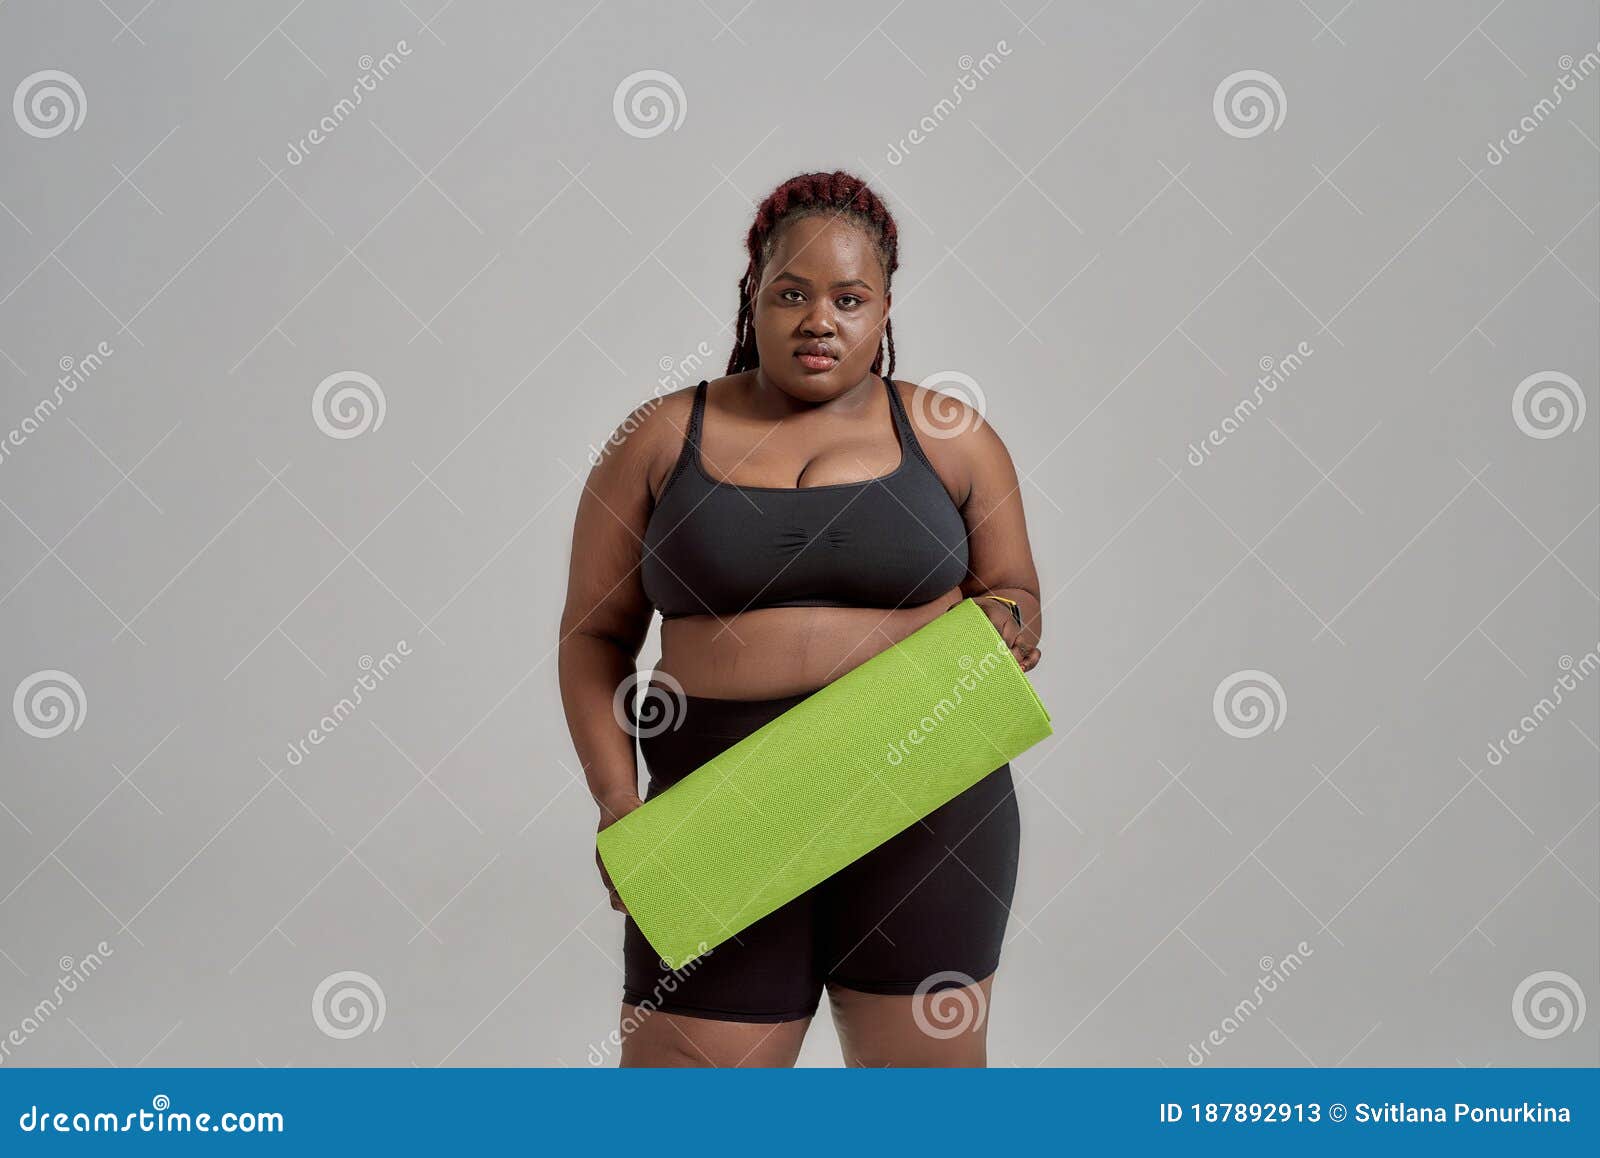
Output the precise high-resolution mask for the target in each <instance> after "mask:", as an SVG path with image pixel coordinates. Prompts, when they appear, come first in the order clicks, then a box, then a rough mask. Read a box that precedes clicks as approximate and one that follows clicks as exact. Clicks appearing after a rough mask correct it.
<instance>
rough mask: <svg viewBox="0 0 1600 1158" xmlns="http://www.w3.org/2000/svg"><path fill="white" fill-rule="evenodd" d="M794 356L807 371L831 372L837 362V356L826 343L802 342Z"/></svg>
mask: <svg viewBox="0 0 1600 1158" xmlns="http://www.w3.org/2000/svg"><path fill="white" fill-rule="evenodd" d="M794 356H795V357H796V358H798V359H799V360H800V364H801V365H802V366H804V367H805V368H806V369H807V370H831V369H833V367H834V366H835V365H837V364H838V361H839V355H838V354H837V353H835V352H834V349H833V347H832V346H830V345H828V343H826V342H802V343H801V344H800V345H799V347H797V348H796V349H795V352H794Z"/></svg>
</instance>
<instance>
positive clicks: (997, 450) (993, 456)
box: [892, 376, 1010, 503]
mask: <svg viewBox="0 0 1600 1158" xmlns="http://www.w3.org/2000/svg"><path fill="white" fill-rule="evenodd" d="M892 385H893V386H894V388H895V390H896V392H897V393H898V394H899V395H900V400H901V402H902V403H903V404H904V405H905V411H906V417H907V418H908V419H910V421H911V428H912V430H913V431H915V432H916V435H917V441H918V442H919V443H920V444H921V446H922V450H923V453H924V454H926V455H927V456H928V460H929V461H930V462H931V463H932V465H933V468H934V470H935V471H936V472H937V473H938V475H939V477H940V478H941V479H942V480H943V481H944V483H945V486H946V488H947V489H948V490H949V491H950V493H951V495H952V496H953V497H956V499H957V501H958V503H960V502H964V501H965V498H966V496H967V494H968V493H970V491H971V487H972V481H973V479H974V477H976V476H977V475H980V474H983V473H985V469H986V468H990V467H993V466H994V465H996V464H997V463H1000V462H1006V461H1009V459H1010V455H1009V453H1008V452H1007V450H1006V447H1005V443H1004V442H1002V441H1001V439H1000V435H999V433H998V432H997V431H996V430H995V429H994V427H993V426H991V425H989V421H988V419H987V418H986V417H985V415H984V395H983V392H982V390H981V389H980V388H979V387H978V385H977V383H975V382H973V381H971V380H970V379H967V378H965V377H963V376H951V378H950V380H949V382H948V383H942V382H936V383H935V384H934V385H933V386H924V385H921V384H919V383H915V382H902V381H899V380H895V381H894V382H893V383H892ZM940 386H943V387H944V388H942V389H941V388H939V387H940Z"/></svg>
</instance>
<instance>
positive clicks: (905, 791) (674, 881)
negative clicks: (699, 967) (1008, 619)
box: [596, 599, 1051, 969]
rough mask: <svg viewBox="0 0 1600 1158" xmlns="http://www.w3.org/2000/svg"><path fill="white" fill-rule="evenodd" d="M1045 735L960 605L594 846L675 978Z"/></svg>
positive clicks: (981, 616)
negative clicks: (731, 938)
mask: <svg viewBox="0 0 1600 1158" xmlns="http://www.w3.org/2000/svg"><path fill="white" fill-rule="evenodd" d="M1050 734H1051V729H1050V713H1049V712H1048V711H1047V710H1046V709H1045V706H1044V703H1043V702H1042V701H1041V700H1040V699H1039V697H1038V695H1037V693H1035V692H1034V690H1033V685H1032V684H1031V683H1029V682H1028V677H1027V676H1025V675H1024V674H1023V672H1022V668H1021V667H1020V666H1019V665H1018V663H1017V661H1016V658H1015V657H1014V656H1013V655H1012V654H1011V652H1010V649H1008V648H1007V647H1006V645H1005V641H1004V640H1003V639H1002V638H1001V636H1000V633H999V632H998V631H997V630H995V626H994V624H993V623H992V622H990V620H989V616H988V615H987V614H986V613H985V612H984V610H983V608H982V607H980V606H979V605H978V604H977V603H976V602H974V601H973V600H971V599H964V600H962V601H961V602H960V603H958V604H956V606H954V607H953V608H951V609H950V610H949V611H946V612H945V613H944V614H942V615H941V616H939V618H937V619H935V620H933V621H932V622H931V623H928V624H925V625H924V626H923V627H921V628H919V629H918V630H917V631H915V632H913V633H912V634H911V635H909V636H907V637H906V638H905V639H903V640H901V641H900V642H899V643H898V644H895V645H894V646H893V647H890V648H889V649H888V650H886V651H882V652H879V653H878V654H877V655H875V656H873V657H872V658H871V659H869V660H867V661H866V662H865V663H862V664H860V665H858V666H857V667H855V668H852V669H851V670H850V671H848V672H846V673H845V674H844V675H842V676H840V677H839V678H838V679H836V680H834V681H833V682H832V683H830V684H828V685H827V686H826V687H823V688H819V689H818V690H817V691H816V692H814V693H812V694H811V695H810V696H807V697H806V698H805V699H804V700H801V701H800V702H799V703H798V704H796V705H795V706H794V707H792V708H790V709H789V710H788V711H786V712H784V713H783V714H782V715H781V716H778V717H777V718H775V719H773V720H770V721H768V722H767V723H766V724H764V725H763V726H762V727H760V728H759V729H757V730H756V731H755V732H752V733H751V734H750V735H748V736H746V737H745V738H744V739H742V740H740V741H738V742H737V743H735V744H734V745H733V746H732V747H730V748H728V749H726V750H725V751H723V752H721V753H720V754H718V755H717V756H716V757H715V758H713V759H712V760H710V761H709V762H707V763H706V764H704V765H702V766H701V767H699V768H697V769H695V770H694V771H693V772H691V773H689V775H687V776H685V777H684V778H683V779H682V780H680V781H678V783H676V784H674V785H672V787H670V788H668V789H666V790H665V791H663V792H662V793H660V794H659V795H657V796H656V797H654V798H653V799H651V800H649V801H648V802H646V803H645V804H644V805H642V806H641V807H639V808H636V809H634V810H633V811H632V812H630V813H629V814H628V815H627V816H625V817H623V818H622V819H621V820H619V821H617V822H616V823H615V824H612V825H610V826H609V827H607V828H605V829H603V830H601V832H600V833H599V835H598V836H597V838H596V842H597V844H598V845H599V849H600V856H601V859H602V860H603V861H604V862H605V866H606V871H607V872H608V873H609V874H610V875H611V880H612V883H613V884H615V885H616V887H617V891H618V892H619V893H620V894H621V895H622V900H623V903H624V904H626V905H627V907H628V912H629V913H630V914H631V915H632V917H633V919H634V920H635V921H636V922H638V925H639V928H640V930H641V931H642V932H643V933H644V935H645V938H646V939H647V940H648V941H649V942H650V944H651V946H652V947H653V948H654V949H655V950H656V951H657V952H658V953H660V954H661V958H662V960H664V961H665V962H666V963H667V966H668V967H669V968H672V969H681V968H683V966H684V965H686V964H688V963H689V962H690V961H692V960H694V959H695V958H696V957H699V956H702V955H703V954H705V953H707V952H709V951H710V950H712V949H714V948H715V947H716V946H717V945H720V944H721V943H722V942H723V941H725V940H727V939H728V938H729V937H732V936H733V935H734V934H736V933H738V932H739V931H740V930H741V929H744V928H745V927H746V926H748V925H750V924H752V923H753V922H755V921H757V920H759V919H760V918H761V917H764V916H766V915H767V914H768V913H770V912H772V911H773V910H774V909H776V908H778V907H779V906H781V905H783V904H786V903H787V902H789V901H791V900H793V899H794V898H795V897H797V896H799V895H800V894H801V893H803V892H805V891H806V890H807V889H809V888H811V887H812V886H813V885H816V884H818V883H819V882H821V881H823V880H825V879H827V878H828V877H829V876H831V875H832V874H834V873H836V872H838V871H839V870H840V869H842V868H843V867H844V866H845V865H847V864H849V863H850V862H852V861H854V860H856V859H857V858H859V857H861V856H864V855H865V854H867V853H869V852H871V851H872V850H873V849H874V848H877V847H878V846H879V845H880V844H882V843H883V842H884V841H886V840H888V839H889V838H890V837H892V836H894V835H895V834H896V833H897V832H900V831H901V830H902V829H905V828H907V827H909V826H910V825H912V824H915V823H916V822H917V821H918V820H920V819H922V818H923V817H924V816H927V815H928V814H929V813H930V812H932V811H933V810H934V809H936V808H938V807H939V806H940V805H941V804H944V803H945V802H946V801H948V800H950V799H952V798H954V797H955V796H957V795H959V794H960V793H961V792H962V791H964V790H965V789H967V788H970V787H971V786H972V785H973V784H976V783H977V782H978V781H979V780H981V779H983V778H984V777H985V776H987V775H988V774H989V773H990V772H993V771H994V770H995V769H996V768H998V767H1000V765H1002V764H1004V763H1006V762H1007V761H1009V760H1012V759H1014V758H1015V757H1017V756H1018V755H1020V754H1021V753H1023V752H1025V751H1026V750H1027V749H1029V748H1031V747H1032V746H1033V745H1034V744H1037V743H1038V742H1039V741H1040V740H1042V739H1044V738H1045V737H1046V736H1048V735H1050Z"/></svg>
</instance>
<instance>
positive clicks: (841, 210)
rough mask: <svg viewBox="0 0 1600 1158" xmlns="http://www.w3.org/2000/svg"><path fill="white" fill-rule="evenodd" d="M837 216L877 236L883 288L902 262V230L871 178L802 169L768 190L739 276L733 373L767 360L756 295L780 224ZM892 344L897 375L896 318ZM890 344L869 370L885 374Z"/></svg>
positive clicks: (890, 330) (887, 329)
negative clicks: (760, 347)
mask: <svg viewBox="0 0 1600 1158" xmlns="http://www.w3.org/2000/svg"><path fill="white" fill-rule="evenodd" d="M821 215H831V216H834V217H843V218H846V219H847V220H849V221H851V222H852V223H854V224H856V225H858V226H860V227H861V228H862V229H864V230H865V231H866V232H867V235H868V236H869V237H871V238H872V241H873V244H874V246H876V248H877V250H878V257H879V259H880V260H881V261H882V263H883V271H884V272H883V288H884V292H885V293H888V291H889V279H890V278H891V277H892V276H893V275H894V271H895V270H896V269H897V268H898V267H899V265H900V230H899V227H898V226H897V225H896V224H895V220H894V218H893V217H892V216H890V214H889V210H888V207H887V206H885V205H884V203H883V201H882V200H881V199H880V198H879V197H878V195H877V194H876V193H874V192H873V191H872V190H871V189H869V188H868V187H867V184H866V182H865V181H862V180H861V179H860V178H859V177H855V176H852V175H851V174H849V173H846V172H843V171H841V170H835V171H834V172H832V173H802V174H800V175H799V176H798V177H791V178H789V180H787V181H785V182H784V183H783V184H782V185H779V186H778V187H777V188H776V189H774V190H773V191H772V192H771V193H769V194H768V195H767V199H766V200H765V201H763V202H762V203H761V204H760V205H759V206H758V207H757V208H756V217H755V221H754V222H752V223H751V226H750V232H749V234H748V236H746V238H745V249H746V251H747V252H748V253H749V255H750V263H749V265H747V266H746V267H745V271H744V276H743V277H741V278H740V279H739V318H738V321H737V322H736V323H735V326H734V343H733V353H732V354H731V355H730V356H729V358H728V370H727V372H728V373H729V374H737V373H739V372H740V371H741V370H753V369H755V367H756V366H757V365H759V364H760V362H761V356H760V354H759V353H758V351H757V350H756V334H755V294H756V288H757V286H758V285H759V284H760V278H761V270H762V268H763V267H764V266H765V265H766V263H767V259H768V258H770V257H771V256H772V250H773V246H774V241H775V238H776V237H777V233H778V228H779V226H781V225H784V224H786V223H788V222H790V221H795V220H798V219H799V218H801V217H815V216H821ZM884 339H885V342H886V343H887V346H888V351H887V353H888V369H887V373H886V374H884V376H885V377H887V378H889V379H891V380H892V379H893V378H894V321H893V320H892V319H891V320H890V321H889V322H887V323H886V324H885V326H884ZM884 354H885V351H884V348H883V346H879V348H878V352H877V353H876V354H875V355H874V356H873V359H872V366H871V368H870V370H869V373H873V374H879V373H884Z"/></svg>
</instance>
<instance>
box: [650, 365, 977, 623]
mask: <svg viewBox="0 0 1600 1158" xmlns="http://www.w3.org/2000/svg"><path fill="white" fill-rule="evenodd" d="M880 381H882V382H883V386H884V389H885V390H887V391H888V392H889V409H890V411H891V412H892V413H893V415H894V428H895V437H896V440H897V441H898V442H899V444H900V465H899V466H897V467H896V468H895V469H894V470H893V471H892V472H891V473H889V474H886V475H881V476H879V477H878V478H871V479H864V480H862V481H861V482H849V483H829V484H827V485H824V486H814V487H758V486H740V485H738V484H736V483H730V482H722V481H720V480H717V479H714V478H712V477H711V476H710V475H709V474H707V473H706V470H705V467H704V465H703V464H702V461H701V458H700V429H701V425H702V420H703V416H704V414H705V405H706V383H705V381H704V380H702V381H701V382H700V384H699V385H698V386H696V387H695V390H694V406H693V408H692V410H691V411H690V415H689V430H688V433H687V435H686V436H685V438H684V442H683V451H682V453H680V454H679V456H678V463H677V466H676V467H674V468H673V471H672V474H671V475H670V476H669V477H668V479H667V481H666V484H665V485H664V486H663V487H662V490H661V496H660V498H659V499H657V501H656V506H655V510H654V511H652V512H651V515H650V521H649V523H648V525H647V526H646V527H645V534H644V559H643V562H642V564H641V567H642V571H643V574H642V580H643V583H644V590H645V594H646V596H648V597H649V599H650V602H651V603H652V604H654V605H655V607H656V609H657V610H659V611H660V612H661V615H662V618H663V619H674V618H677V617H679V616H684V615H733V614H736V613H738V612H740V611H749V610H753V609H755V608H758V607H883V608H893V607H904V606H912V605H915V604H918V603H927V602H928V601H929V600H932V599H935V598H937V597H938V596H939V595H940V594H941V593H942V592H944V591H947V590H949V589H950V588H951V587H954V586H955V585H956V584H958V583H960V582H961V581H962V580H963V579H965V578H966V575H967V528H966V522H965V520H963V519H962V517H961V512H960V511H959V510H958V509H957V508H956V505H955V503H954V502H953V501H952V500H951V498H950V493H949V492H948V491H947V490H945V488H944V483H942V482H941V481H939V476H938V474H937V473H935V471H934V469H933V464H932V463H930V462H929V461H928V457H927V455H926V454H924V453H923V450H922V444H921V443H920V442H918V441H917V435H916V431H915V430H913V429H912V427H911V421H910V419H909V418H907V417H906V412H905V406H904V404H903V403H902V402H901V401H900V392H899V391H898V390H896V389H895V387H894V386H893V385H892V384H891V383H890V382H889V381H888V380H887V379H884V378H881V377H880Z"/></svg>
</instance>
